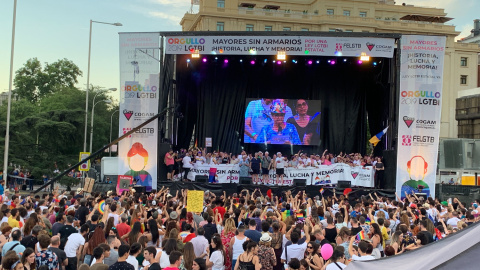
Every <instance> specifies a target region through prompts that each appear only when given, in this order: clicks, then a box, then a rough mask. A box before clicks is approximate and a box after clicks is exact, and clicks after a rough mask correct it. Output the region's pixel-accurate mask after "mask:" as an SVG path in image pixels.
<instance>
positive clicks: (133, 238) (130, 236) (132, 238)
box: [122, 221, 142, 245]
mask: <svg viewBox="0 0 480 270" xmlns="http://www.w3.org/2000/svg"><path fill="white" fill-rule="evenodd" d="M141 230H142V226H141V225H140V222H138V221H137V222H135V223H134V224H133V227H132V230H131V231H130V232H128V233H126V234H124V235H123V236H122V239H127V242H128V244H130V245H131V244H133V243H135V242H137V241H138V238H140V236H141V235H142V232H141Z"/></svg>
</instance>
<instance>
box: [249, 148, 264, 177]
mask: <svg viewBox="0 0 480 270" xmlns="http://www.w3.org/2000/svg"><path fill="white" fill-rule="evenodd" d="M261 164H262V161H261V159H260V158H259V157H258V153H255V157H254V158H252V161H251V168H252V181H253V184H257V182H258V184H260V181H259V179H258V175H259V174H260V173H261V172H260V167H261Z"/></svg>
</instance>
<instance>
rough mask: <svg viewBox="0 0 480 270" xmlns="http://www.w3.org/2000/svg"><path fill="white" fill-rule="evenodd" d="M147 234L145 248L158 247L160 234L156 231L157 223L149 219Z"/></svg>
mask: <svg viewBox="0 0 480 270" xmlns="http://www.w3.org/2000/svg"><path fill="white" fill-rule="evenodd" d="M147 229H148V233H147V234H146V235H145V236H146V237H147V239H148V243H147V247H158V246H160V234H159V231H158V226H157V221H156V220H154V219H149V220H148V221H147Z"/></svg>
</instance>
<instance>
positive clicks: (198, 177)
mask: <svg viewBox="0 0 480 270" xmlns="http://www.w3.org/2000/svg"><path fill="white" fill-rule="evenodd" d="M195 182H197V183H208V176H206V175H195Z"/></svg>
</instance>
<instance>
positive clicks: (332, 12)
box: [180, 0, 479, 138]
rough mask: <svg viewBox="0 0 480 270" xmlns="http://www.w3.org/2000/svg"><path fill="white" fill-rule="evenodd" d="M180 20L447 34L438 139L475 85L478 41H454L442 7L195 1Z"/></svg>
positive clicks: (345, 0) (216, 27)
mask: <svg viewBox="0 0 480 270" xmlns="http://www.w3.org/2000/svg"><path fill="white" fill-rule="evenodd" d="M198 2H199V11H198V12H196V13H194V12H189V13H186V14H185V15H184V17H183V18H182V20H181V21H180V25H181V26H182V30H183V31H319V32H364V33H401V34H412V35H443V36H446V37H447V45H446V52H445V68H444V70H445V71H444V72H445V74H444V75H445V76H444V84H443V86H444V88H443V89H444V90H443V93H444V94H443V98H442V103H443V106H442V120H441V131H440V136H441V137H450V138H456V137H457V134H458V130H457V121H456V119H455V107H456V98H457V96H458V91H461V90H466V89H470V88H473V87H476V86H477V79H478V68H477V54H478V52H479V47H478V45H476V44H468V43H458V42H455V37H456V36H457V35H458V34H459V32H458V31H456V30H455V26H453V25H448V24H445V22H446V21H449V20H450V18H447V17H446V15H447V14H446V13H445V11H444V10H443V9H438V8H428V7H418V6H413V5H407V4H401V5H397V4H395V2H394V1H393V0H275V1H257V0H199V1H198Z"/></svg>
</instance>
